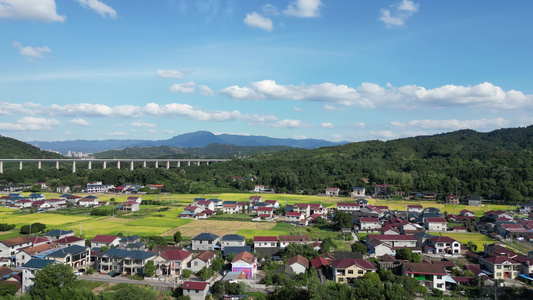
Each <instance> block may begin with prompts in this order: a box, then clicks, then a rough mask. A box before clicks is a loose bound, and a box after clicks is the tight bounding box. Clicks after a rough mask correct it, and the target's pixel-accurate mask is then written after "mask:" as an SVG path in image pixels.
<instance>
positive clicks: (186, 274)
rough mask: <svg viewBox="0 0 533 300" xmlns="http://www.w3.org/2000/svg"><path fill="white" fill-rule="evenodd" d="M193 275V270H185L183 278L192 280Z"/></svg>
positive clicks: (182, 274)
mask: <svg viewBox="0 0 533 300" xmlns="http://www.w3.org/2000/svg"><path fill="white" fill-rule="evenodd" d="M191 274H192V272H191V270H187V269H185V270H183V271H181V276H183V278H190V277H191Z"/></svg>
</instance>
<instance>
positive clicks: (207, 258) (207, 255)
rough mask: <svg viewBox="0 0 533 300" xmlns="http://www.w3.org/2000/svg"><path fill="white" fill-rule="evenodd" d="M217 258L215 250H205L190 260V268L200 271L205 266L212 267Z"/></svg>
mask: <svg viewBox="0 0 533 300" xmlns="http://www.w3.org/2000/svg"><path fill="white" fill-rule="evenodd" d="M215 258H216V254H215V252H212V251H209V250H207V251H204V252H202V253H200V254H199V255H198V256H196V257H195V258H193V259H192V260H191V261H190V263H189V269H190V270H191V271H193V272H198V271H200V270H201V269H203V268H204V267H210V266H211V264H212V263H213V260H214V259H215Z"/></svg>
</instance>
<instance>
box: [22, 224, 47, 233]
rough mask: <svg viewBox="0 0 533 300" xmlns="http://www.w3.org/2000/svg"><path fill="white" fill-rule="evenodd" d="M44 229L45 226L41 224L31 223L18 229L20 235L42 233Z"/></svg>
mask: <svg viewBox="0 0 533 300" xmlns="http://www.w3.org/2000/svg"><path fill="white" fill-rule="evenodd" d="M45 229H46V225H45V224H43V223H39V222H36V223H33V224H31V226H30V225H24V226H22V227H20V234H33V233H37V232H42V231H44V230H45Z"/></svg>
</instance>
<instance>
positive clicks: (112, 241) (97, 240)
mask: <svg viewBox="0 0 533 300" xmlns="http://www.w3.org/2000/svg"><path fill="white" fill-rule="evenodd" d="M120 240H121V238H119V237H118V236H116V235H100V234H99V235H97V236H95V237H94V238H93V239H92V240H91V248H100V247H104V246H105V247H110V246H113V247H117V246H118V245H119V243H120Z"/></svg>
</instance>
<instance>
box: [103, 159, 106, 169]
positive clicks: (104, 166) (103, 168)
mask: <svg viewBox="0 0 533 300" xmlns="http://www.w3.org/2000/svg"><path fill="white" fill-rule="evenodd" d="M103 169H104V170H105V169H107V161H104V167H103Z"/></svg>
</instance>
